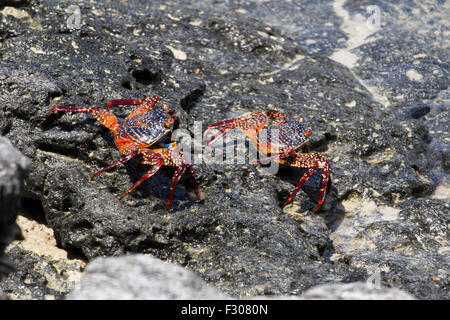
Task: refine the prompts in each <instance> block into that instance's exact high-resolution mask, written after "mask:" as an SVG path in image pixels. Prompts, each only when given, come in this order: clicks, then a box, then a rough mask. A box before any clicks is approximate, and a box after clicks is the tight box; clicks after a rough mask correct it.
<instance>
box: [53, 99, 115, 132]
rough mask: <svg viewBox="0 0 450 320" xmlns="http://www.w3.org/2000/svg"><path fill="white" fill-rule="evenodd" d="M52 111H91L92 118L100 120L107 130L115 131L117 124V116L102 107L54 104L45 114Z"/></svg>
mask: <svg viewBox="0 0 450 320" xmlns="http://www.w3.org/2000/svg"><path fill="white" fill-rule="evenodd" d="M54 111H65V112H82V113H88V112H90V113H92V115H93V116H94V118H95V119H96V120H97V121H98V122H100V123H101V124H102V125H104V126H105V127H107V128H108V129H109V130H112V131H115V130H116V129H117V127H118V126H119V124H118V123H117V118H116V116H115V115H114V114H112V113H111V112H109V111H106V110H104V109H99V108H96V107H77V106H73V105H69V106H56V107H53V108H52V109H50V110H49V111H48V112H47V113H46V114H45V116H46V117H48V116H49V115H50V113H52V112H54Z"/></svg>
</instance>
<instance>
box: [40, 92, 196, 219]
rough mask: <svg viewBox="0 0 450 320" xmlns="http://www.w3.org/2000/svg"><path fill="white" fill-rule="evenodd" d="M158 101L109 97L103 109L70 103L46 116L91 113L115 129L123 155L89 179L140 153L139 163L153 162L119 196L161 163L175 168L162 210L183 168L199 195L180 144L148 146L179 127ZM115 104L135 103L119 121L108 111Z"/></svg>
mask: <svg viewBox="0 0 450 320" xmlns="http://www.w3.org/2000/svg"><path fill="white" fill-rule="evenodd" d="M160 100H161V98H159V97H158V96H152V97H150V98H145V99H142V100H128V99H119V100H111V101H109V103H108V105H107V107H106V109H99V108H96V107H77V106H73V105H68V106H56V107H54V108H52V109H50V110H49V111H48V112H47V114H46V116H49V115H50V114H51V113H52V112H54V111H69V112H83V113H87V112H90V113H92V115H93V116H94V118H95V119H97V121H98V122H100V123H101V124H102V125H104V126H105V127H106V128H108V129H109V130H111V131H113V132H114V142H115V144H116V146H117V148H118V149H119V151H120V153H121V154H123V155H124V156H123V157H122V158H120V159H119V160H117V161H116V162H114V163H113V164H111V165H109V166H107V167H106V168H103V169H101V170H100V171H97V172H96V173H94V174H93V175H92V177H91V179H93V178H94V177H95V176H97V175H99V174H100V173H102V172H104V171H106V170H109V169H112V168H114V167H116V166H118V165H121V164H123V163H125V162H127V161H129V160H131V159H132V158H135V157H137V156H140V162H141V163H143V164H148V165H152V167H151V168H150V170H148V171H147V173H146V174H144V175H143V176H142V177H141V178H140V179H139V180H138V181H137V182H136V183H135V184H134V185H133V186H132V187H131V188H130V189H128V190H127V191H126V192H125V193H124V194H123V195H122V196H121V197H120V199H122V198H123V197H125V196H126V195H127V194H129V193H130V192H132V191H133V190H134V189H136V188H137V187H138V186H139V185H140V184H141V183H142V182H144V181H145V180H147V179H148V178H150V177H151V176H152V175H154V174H155V173H156V172H157V171H158V170H159V169H160V168H161V167H162V166H163V165H164V166H174V167H177V169H176V170H175V173H174V175H173V178H172V184H171V186H170V192H169V199H168V200H167V205H166V207H165V209H164V210H166V211H167V210H168V209H169V207H170V204H171V203H172V200H173V196H174V192H175V188H176V186H177V184H178V182H179V180H180V179H181V176H182V175H183V173H184V172H185V171H186V169H187V171H188V172H189V173H190V175H191V177H192V180H193V182H194V191H195V195H196V197H197V200H200V195H199V191H198V184H197V180H196V179H195V174H194V171H193V169H192V166H191V165H190V164H187V163H186V161H185V157H184V155H183V153H182V152H181V151H180V150H179V145H177V144H176V143H175V142H173V143H170V144H166V145H163V146H162V147H161V148H158V149H149V147H150V146H152V145H153V144H155V143H156V142H158V141H159V140H161V138H162V137H164V136H166V135H167V134H168V133H169V132H170V131H171V130H170V127H171V126H172V125H173V127H176V126H178V118H177V117H176V116H175V115H174V113H175V110H173V109H172V108H170V107H169V106H168V105H167V104H165V103H163V104H162V106H161V108H155V105H156V104H157V103H158V102H159V101H160ZM118 105H136V106H138V107H137V108H136V109H135V110H134V111H133V112H131V113H130V114H129V115H128V116H127V117H126V118H125V119H124V120H123V121H122V122H118V121H117V118H116V116H115V115H114V114H113V113H111V112H110V111H109V109H110V108H111V107H112V106H118Z"/></svg>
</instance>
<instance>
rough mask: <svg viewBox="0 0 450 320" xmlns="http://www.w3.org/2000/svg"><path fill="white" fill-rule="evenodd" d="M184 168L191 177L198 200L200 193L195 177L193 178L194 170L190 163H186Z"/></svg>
mask: <svg viewBox="0 0 450 320" xmlns="http://www.w3.org/2000/svg"><path fill="white" fill-rule="evenodd" d="M186 168H187V169H188V171H189V174H190V175H191V178H192V182H193V183H194V192H195V196H196V197H197V200H200V193H199V192H198V183H197V179H196V178H195V173H194V170H193V169H192V166H191V165H190V164H187V165H186Z"/></svg>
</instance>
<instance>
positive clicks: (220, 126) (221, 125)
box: [203, 119, 239, 146]
mask: <svg viewBox="0 0 450 320" xmlns="http://www.w3.org/2000/svg"><path fill="white" fill-rule="evenodd" d="M238 121H239V119H231V120H225V121H220V122H217V123H213V124H210V125H209V126H208V127H207V128H206V130H205V132H204V133H203V137H205V136H206V133H207V132H208V131H209V130H211V129H217V130H219V133H218V134H216V135H215V136H213V137H212V138H211V139H210V140H209V141H208V146H210V145H211V144H213V143H214V142H216V141H217V140H218V139H220V138H221V137H223V136H224V135H225V134H226V133H227V132H228V131H230V130H233V129H234V128H236V125H237V122H238Z"/></svg>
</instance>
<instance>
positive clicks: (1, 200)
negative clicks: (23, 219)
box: [0, 137, 29, 279]
mask: <svg viewBox="0 0 450 320" xmlns="http://www.w3.org/2000/svg"><path fill="white" fill-rule="evenodd" d="M28 165H29V162H28V159H26V158H25V157H24V156H23V155H22V154H21V153H20V152H19V151H18V150H17V149H16V148H14V147H13V146H12V145H11V143H10V142H9V140H8V139H6V138H5V137H0V279H1V278H2V277H3V276H4V275H6V274H7V273H8V272H9V271H11V270H13V269H14V265H13V264H12V263H11V262H10V261H9V260H8V259H7V257H6V255H5V254H4V250H5V248H6V246H8V244H9V243H10V242H12V241H13V240H16V239H21V238H22V235H21V232H20V228H19V226H18V225H17V224H16V217H17V215H18V214H19V210H20V208H21V197H22V190H23V186H24V178H25V175H26V173H27V167H28Z"/></svg>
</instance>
